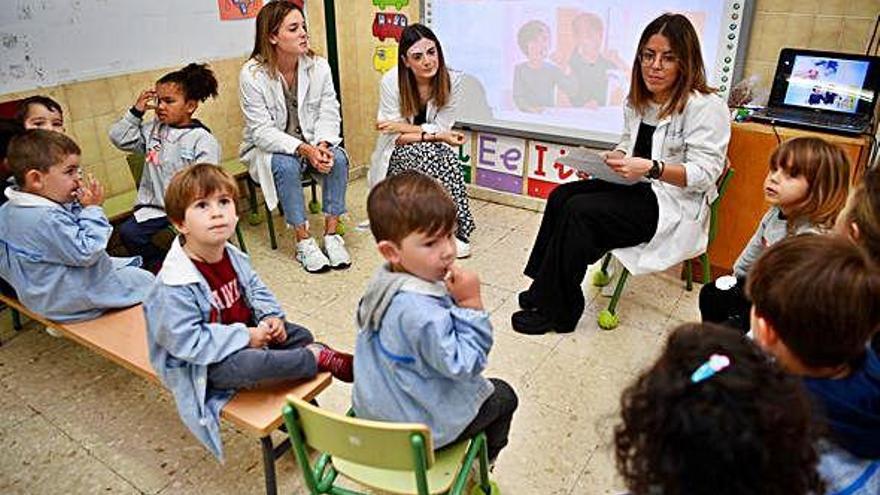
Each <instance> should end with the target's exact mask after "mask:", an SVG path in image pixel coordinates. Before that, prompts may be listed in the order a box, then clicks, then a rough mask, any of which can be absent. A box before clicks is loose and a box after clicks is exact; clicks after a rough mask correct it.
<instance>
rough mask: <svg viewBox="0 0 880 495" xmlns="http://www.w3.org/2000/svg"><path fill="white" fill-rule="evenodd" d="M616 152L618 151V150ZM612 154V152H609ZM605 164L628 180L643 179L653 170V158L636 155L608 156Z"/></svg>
mask: <svg viewBox="0 0 880 495" xmlns="http://www.w3.org/2000/svg"><path fill="white" fill-rule="evenodd" d="M614 153H617V152H616V151H615V152H614ZM609 155H610V154H609ZM605 164H606V165H608V167H609V168H610V169H611V170H613V171H614V173H616V174H617V175H619V176H621V177H623V178H624V179H626V180H628V181H634V180H638V179H641V178H642V177H644V176H645V174H647V173H648V170H651V166H652V165H653V163H651V160H646V159H644V158H635V157H624V158H611V157H610V156H606V158H605Z"/></svg>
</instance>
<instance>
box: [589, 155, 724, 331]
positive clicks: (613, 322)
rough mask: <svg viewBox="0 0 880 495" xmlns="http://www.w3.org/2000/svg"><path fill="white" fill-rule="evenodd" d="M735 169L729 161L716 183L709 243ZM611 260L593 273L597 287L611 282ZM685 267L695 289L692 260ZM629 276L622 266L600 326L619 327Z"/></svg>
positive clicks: (706, 273) (705, 257) (706, 274)
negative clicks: (619, 309)
mask: <svg viewBox="0 0 880 495" xmlns="http://www.w3.org/2000/svg"><path fill="white" fill-rule="evenodd" d="M733 174H734V170H733V168H731V166H730V160H728V161H727V165H725V167H724V170H723V171H722V173H721V178H720V179H719V180H718V183H717V184H716V189H717V190H718V197H717V198H715V201H713V202H712V204H711V205H709V244H712V241H713V240H715V236H716V235H717V233H718V207H719V204H720V203H721V198H722V197H723V196H724V191H726V190H727V186H728V184H729V183H730V180H731V179H732V178H733ZM706 248H707V251H706V252H704V253H703V254H701V255H700V264H702V265H703V277H702V278H703V283H704V284H707V283H709V279H710V278H711V276H712V274H711V269H710V266H709V253H708V245H707V246H706ZM610 262H611V253H610V252H609V253H608V254H606V255H605V258H604V259H603V260H602V266H601V268H600V269H599V271H598V272H596V273H595V274H594V275H593V285H595V286H597V287H604V286H606V285H608V284H609V283H610V282H611V277H610V276H609V274H608V265H609V263H610ZM684 263H685V265H684V267H685V268H684V269H685V278H686V286H685V288H686V289H687V290H688V291H690V290H693V286H694V282H693V273H692V270H693V269H692V266H691V260H687V261H685V262H684ZM628 277H629V270H627V269H626V268H624V267H621V272H620V277H619V278H618V279H617V285H616V286H615V287H614V294H613V295H612V296H611V301H610V302H609V303H608V308H606V309H603V310H602V311H600V312H599V315H598V318H597V322H598V323H599V327H600V328H602V329H604V330H612V329H614V328H617V325H619V324H620V316H619V315H618V313H617V303H618V302H620V296H621V294H623V287H624V286H625V285H626V279H627V278H628Z"/></svg>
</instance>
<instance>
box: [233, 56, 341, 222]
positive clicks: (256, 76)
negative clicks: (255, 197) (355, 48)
mask: <svg viewBox="0 0 880 495" xmlns="http://www.w3.org/2000/svg"><path fill="white" fill-rule="evenodd" d="M283 84H284V83H283V82H282V81H281V75H280V74H278V75H276V76H275V77H272V76H271V75H270V74H269V71H268V70H267V69H266V68H265V67H264V66H263V65H262V64H260V63H259V62H257V61H256V60H253V59H251V60H248V61H247V62H245V64H244V66H243V67H242V68H241V73H240V74H239V79H238V93H239V101H240V102H241V111H242V113H243V114H244V137H243V140H242V143H241V147H240V148H239V157H240V158H241V161H242V162H244V163H246V164H247V165H248V168H249V169H250V174H251V177H253V178H254V180H256V181H257V182H259V183H260V188H261V189H262V190H263V197H264V198H265V199H266V205H267V206H268V207H269V209H274V208H275V207H276V206H277V205H278V195H277V193H276V191H275V180H274V178H273V177H272V154H273V153H284V154H288V155H293V154H294V153H295V152H296V148H297V147H299V145H300V144H302V141H300V140H299V139H297V138H295V137H294V136H291V135H290V134H288V133H287V132H285V130H286V128H287V103H286V101H285V100H284V88H283ZM296 100H297V103H298V108H299V124H300V127H301V128H302V134H303V137H304V138H305V140H306V142H308V143H309V144H312V145H316V144H318V143H319V142H321V141H327V142H328V143H330V144H331V145H333V146H336V145H338V144H339V143H340V142H342V138H341V137H340V136H339V127H340V121H341V118H340V114H339V101H338V100H337V99H336V89H335V88H334V87H333V79H332V77H331V73H330V65H329V64H327V61H326V60H324V59H323V58H320V57H308V56H305V55H303V56H301V57H300V58H299V63H298V65H297V87H296Z"/></svg>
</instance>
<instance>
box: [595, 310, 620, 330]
mask: <svg viewBox="0 0 880 495" xmlns="http://www.w3.org/2000/svg"><path fill="white" fill-rule="evenodd" d="M597 320H598V323H599V328H601V329H602V330H614V329H615V328H617V325H619V324H620V318H619V317H618V316H617V315H616V314H613V313H612V312H611V311H608V310H607V309H603V310H602V311H599V318H598V319H597Z"/></svg>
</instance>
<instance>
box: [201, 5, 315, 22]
mask: <svg viewBox="0 0 880 495" xmlns="http://www.w3.org/2000/svg"><path fill="white" fill-rule="evenodd" d="M294 3H299V2H294ZM217 6H218V7H219V9H220V20H221V21H237V20H240V19H253V18H254V17H256V16H257V12H259V11H260V8H261V7H262V6H263V0H217Z"/></svg>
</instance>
